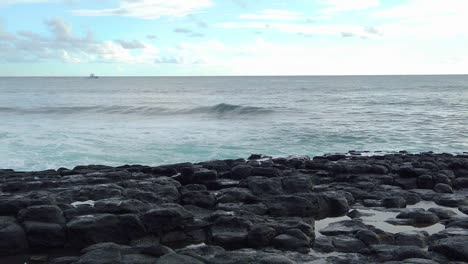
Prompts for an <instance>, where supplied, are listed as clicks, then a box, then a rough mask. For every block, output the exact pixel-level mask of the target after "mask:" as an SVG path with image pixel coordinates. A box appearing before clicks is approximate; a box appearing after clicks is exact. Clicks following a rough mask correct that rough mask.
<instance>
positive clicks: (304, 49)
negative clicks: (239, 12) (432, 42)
mask: <svg viewBox="0 0 468 264" xmlns="http://www.w3.org/2000/svg"><path fill="white" fill-rule="evenodd" d="M179 52H181V53H180V54H187V56H188V55H190V54H197V55H198V56H199V57H200V58H202V60H203V62H204V67H205V68H209V69H212V70H216V69H223V70H224V72H228V73H229V74H235V75H262V74H265V75H329V74H344V75H346V74H402V73H403V74H429V73H442V74H443V73H463V70H464V69H466V67H468V59H467V58H468V56H466V55H465V57H464V58H465V59H459V60H458V61H457V62H456V63H454V62H451V61H447V60H444V58H445V57H444V56H440V57H439V56H435V57H428V56H427V52H428V50H427V49H424V48H420V49H419V50H414V49H413V48H408V47H407V46H406V45H404V43H403V44H401V45H393V44H383V45H379V46H373V45H369V44H366V45H362V44H359V43H355V44H349V43H346V44H345V43H341V44H340V43H294V44H293V43H291V44H281V45H280V44H275V43H272V42H268V41H266V40H263V39H261V38H258V39H256V40H255V41H254V42H253V43H247V44H243V45H230V44H227V43H223V42H220V41H214V40H212V41H204V42H200V43H197V44H184V45H181V46H180V47H179ZM182 56H183V55H182Z"/></svg>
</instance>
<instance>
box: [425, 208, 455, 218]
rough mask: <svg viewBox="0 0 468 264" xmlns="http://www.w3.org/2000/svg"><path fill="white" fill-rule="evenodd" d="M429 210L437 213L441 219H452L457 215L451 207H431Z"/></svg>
mask: <svg viewBox="0 0 468 264" xmlns="http://www.w3.org/2000/svg"><path fill="white" fill-rule="evenodd" d="M427 211H429V212H431V213H433V214H435V215H437V217H439V219H442V220H446V219H450V218H452V217H453V216H455V215H457V214H456V213H455V212H454V211H452V210H450V209H445V208H440V207H433V208H429V209H428V210H427Z"/></svg>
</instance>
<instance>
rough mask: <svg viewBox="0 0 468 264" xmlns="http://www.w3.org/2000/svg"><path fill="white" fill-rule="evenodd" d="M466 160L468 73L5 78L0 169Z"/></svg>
mask: <svg viewBox="0 0 468 264" xmlns="http://www.w3.org/2000/svg"><path fill="white" fill-rule="evenodd" d="M349 150H357V151H364V150H370V151H399V150H407V151H410V152H421V151H434V152H449V153H458V152H464V151H468V76H467V75H459V76H328V77H299V76H298V77H101V78H99V79H90V78H84V77H83V78H77V77H73V78H72V77H70V78H55V77H50V78H49V77H47V78H45V77H44V78H42V77H41V78H39V77H38V78H16V77H15V78H9V77H8V78H0V168H5V169H6V168H12V169H15V170H44V169H50V168H54V169H56V168H59V167H68V168H73V167H74V166H76V165H80V164H105V165H123V164H143V165H158V164H167V163H177V162H186V161H190V162H197V161H205V160H211V159H226V158H246V157H248V156H249V155H250V154H251V153H262V154H267V155H273V156H286V155H310V156H313V155H319V154H324V153H335V152H346V151H349Z"/></svg>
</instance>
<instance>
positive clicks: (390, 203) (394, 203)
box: [382, 197, 406, 208]
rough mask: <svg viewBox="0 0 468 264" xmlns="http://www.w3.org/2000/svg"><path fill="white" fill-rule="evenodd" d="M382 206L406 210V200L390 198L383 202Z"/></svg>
mask: <svg viewBox="0 0 468 264" xmlns="http://www.w3.org/2000/svg"><path fill="white" fill-rule="evenodd" d="M382 206H383V207H385V208H405V207H406V200H405V199H403V198H402V197H389V198H385V199H383V200H382Z"/></svg>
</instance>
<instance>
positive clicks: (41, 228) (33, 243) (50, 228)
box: [24, 221, 65, 248]
mask: <svg viewBox="0 0 468 264" xmlns="http://www.w3.org/2000/svg"><path fill="white" fill-rule="evenodd" d="M24 227H25V230H26V235H27V237H28V242H29V246H30V247H32V248H35V247H36V248H60V247H63V246H64V245H65V230H64V228H63V226H61V225H59V224H54V223H41V222H30V221H27V222H24Z"/></svg>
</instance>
